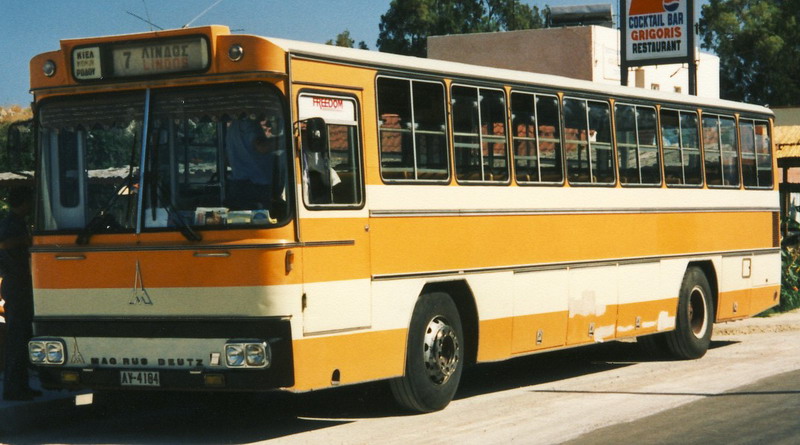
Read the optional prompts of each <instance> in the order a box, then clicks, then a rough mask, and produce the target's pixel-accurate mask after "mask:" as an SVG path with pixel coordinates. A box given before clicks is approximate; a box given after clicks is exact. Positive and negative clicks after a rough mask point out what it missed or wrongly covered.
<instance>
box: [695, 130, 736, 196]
mask: <svg viewBox="0 0 800 445" xmlns="http://www.w3.org/2000/svg"><path fill="white" fill-rule="evenodd" d="M703 149H704V152H705V166H706V184H708V185H709V186H724V187H738V186H739V153H738V151H739V150H738V145H737V143H736V121H734V120H733V118H731V117H724V116H715V115H704V116H703Z"/></svg>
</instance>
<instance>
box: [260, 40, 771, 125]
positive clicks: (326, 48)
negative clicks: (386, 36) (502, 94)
mask: <svg viewBox="0 0 800 445" xmlns="http://www.w3.org/2000/svg"><path fill="white" fill-rule="evenodd" d="M266 39H267V40H268V41H270V42H271V43H273V44H274V45H277V46H278V47H280V48H282V49H283V50H284V51H287V52H289V53H290V54H294V55H305V56H309V57H317V58H323V59H331V60H337V61H342V62H348V63H353V64H361V65H365V64H366V65H374V66H380V67H385V68H389V69H397V70H403V71H416V72H426V73H433V74H440V75H443V76H457V77H469V78H476V79H485V80H490V81H501V82H510V83H523V84H531V85H536V86H543V87H552V88H557V89H564V90H572V91H582V92H588V93H595V94H600V95H612V96H616V97H624V98H631V99H645V100H661V101H664V102H669V103H675V104H686V105H692V106H697V105H703V106H707V107H712V108H713V107H716V108H728V109H735V110H739V111H743V112H752V113H761V114H769V115H772V114H773V113H772V111H771V110H770V109H769V108H766V107H763V106H760V105H753V104H746V103H742V102H734V101H729V100H722V99H713V98H707V97H700V96H689V95H687V94H680V93H671V92H663V91H653V90H646V89H643V88H633V87H625V86H619V85H607V84H598V83H595V82H590V81H587V80H580V79H571V78H568V77H562V76H555V75H550V74H539V73H532V72H526V71H516V70H509V69H502V68H491V67H485V66H479V65H469V64H465V63H459V62H450V61H444V60H435V59H426V58H420V57H412V56H401V55H396V54H390V53H383V52H378V51H370V50H362V49H353V48H344V47H339V46H333V45H323V44H319V43H309V42H301V41H295V40H286V39H279V38H269V37H268V38H266Z"/></svg>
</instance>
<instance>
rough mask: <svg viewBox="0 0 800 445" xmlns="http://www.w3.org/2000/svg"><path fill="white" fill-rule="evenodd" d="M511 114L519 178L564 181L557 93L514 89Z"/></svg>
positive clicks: (528, 180)
mask: <svg viewBox="0 0 800 445" xmlns="http://www.w3.org/2000/svg"><path fill="white" fill-rule="evenodd" d="M511 114H512V115H511V123H512V128H511V131H512V138H513V141H514V143H513V145H514V150H513V152H514V162H515V164H516V168H515V171H516V178H517V182H520V183H542V182H555V183H558V182H561V181H562V180H563V175H562V169H561V140H560V135H559V131H560V125H559V121H558V119H559V112H558V97H556V96H545V95H539V94H536V95H534V94H530V93H512V94H511Z"/></svg>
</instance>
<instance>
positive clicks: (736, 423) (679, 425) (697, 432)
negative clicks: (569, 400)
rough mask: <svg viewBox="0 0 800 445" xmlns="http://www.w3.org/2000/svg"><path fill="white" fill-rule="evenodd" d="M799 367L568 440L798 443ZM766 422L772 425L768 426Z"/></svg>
mask: <svg viewBox="0 0 800 445" xmlns="http://www.w3.org/2000/svg"><path fill="white" fill-rule="evenodd" d="M797 413H800V370H798V371H792V372H789V373H785V374H780V375H777V376H773V377H769V378H766V379H764V380H761V381H759V382H757V383H755V384H752V385H747V386H743V387H741V388H737V389H736V390H734V391H728V392H724V393H721V394H709V395H708V396H706V397H705V398H703V399H702V400H699V401H697V402H692V403H689V404H686V405H682V406H679V407H677V408H673V409H671V410H668V411H665V412H661V413H658V414H655V415H652V416H649V417H644V418H642V419H638V420H636V421H634V422H628V423H619V424H616V425H613V426H610V427H606V428H601V429H598V430H595V431H593V432H591V433H588V434H584V435H583V436H580V437H578V438H576V439H574V440H570V441H568V442H564V443H565V444H569V445H579V444H580V445H582V444H595V443H625V442H631V441H632V439H633V441H635V442H638V443H646V444H649V445H660V444H664V445H667V444H669V445H672V444H678V443H679V444H682V445H693V444H697V445H707V444H709V443H710V442H709V437H713V442H715V443H724V444H727V445H736V444H773V445H779V444H786V445H790V444H792V445H793V444H796V443H797V442H798V440H799V439H798V438H800V419H798V416H797ZM764 425H768V426H769V427H768V428H764V427H763V426H764Z"/></svg>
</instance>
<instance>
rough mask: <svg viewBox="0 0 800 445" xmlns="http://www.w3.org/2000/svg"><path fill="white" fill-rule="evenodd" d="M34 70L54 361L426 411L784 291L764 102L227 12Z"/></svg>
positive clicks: (39, 285) (696, 345) (76, 381)
mask: <svg viewBox="0 0 800 445" xmlns="http://www.w3.org/2000/svg"><path fill="white" fill-rule="evenodd" d="M31 86H32V92H33V94H34V96H35V102H34V104H35V106H34V111H35V126H36V127H35V128H36V135H37V139H38V143H37V145H38V149H37V169H36V184H37V187H36V189H37V197H38V198H37V199H38V208H37V212H36V222H35V232H34V245H33V247H32V264H33V274H34V277H33V278H34V299H35V321H34V331H35V337H34V338H33V339H32V341H31V342H30V345H29V346H30V347H29V351H30V359H31V361H32V362H33V364H34V365H36V366H37V367H38V368H39V374H40V376H41V378H42V380H43V382H44V383H45V384H46V385H47V386H51V387H69V388H73V387H84V388H92V389H97V390H137V389H138V390H153V389H164V390H166V389H169V390H175V389H186V390H209V391H215V390H224V391H257V390H272V389H283V390H289V391H310V390H317V389H323V388H329V387H333V386H337V385H345V384H353V383H359V382H367V381H373V380H387V381H389V382H390V383H391V388H392V392H393V394H394V395H395V397H396V399H397V400H398V401H399V402H400V404H401V405H403V406H404V407H406V408H408V409H411V410H415V411H423V412H424V411H432V410H437V409H441V408H443V407H445V406H446V405H447V404H448V402H449V401H450V400H451V398H452V397H453V394H454V393H455V391H456V388H457V386H458V382H459V378H460V376H461V372H462V369H463V367H464V366H465V365H470V364H474V363H480V362H491V361H497V360H505V359H510V358H513V357H517V356H521V355H526V354H532V353H536V352H541V351H550V350H555V349H559V348H566V347H573V346H579V345H586V344H592V343H597V342H605V341H611V340H615V339H621V338H630V337H642V338H643V339H644V341H643V343H644V344H646V345H648V347H650V348H653V349H656V350H659V351H661V352H664V353H668V354H670V355H672V356H674V357H679V358H686V359H692V358H697V357H700V356H702V355H703V354H704V353H705V351H706V349H707V348H708V345H709V341H710V337H711V332H712V327H713V323H714V322H718V321H725V320H732V319H738V318H743V317H748V316H751V315H754V314H757V313H759V312H761V311H763V310H765V309H767V308H769V307H771V306H774V305H776V304H777V302H778V295H779V291H780V251H779V228H778V226H779V223H778V212H779V205H778V194H777V191H776V190H775V185H774V180H773V177H774V174H773V173H774V170H775V162H774V158H773V156H772V144H771V138H770V135H771V132H772V121H773V115H772V112H771V111H770V110H768V109H766V108H763V107H759V106H753V105H747V104H740V103H734V102H728V101H722V100H712V99H703V98H698V97H691V96H686V95H678V94H671V93H659V92H653V91H645V90H641V89H632V88H622V87H613V86H612V87H609V86H605V85H598V84H594V83H591V82H584V81H578V80H571V79H566V78H561V77H554V76H545V75H538V74H533V73H526V72H518V71H510V70H501V69H493V68H487V67H478V66H470V65H464V64H458V63H451V62H443V61H436V60H427V59H419V58H412V57H404V56H396V55H389V54H384V53H378V52H372V51H363V50H355V49H348V48H339V47H333V46H327V45H318V44H311V43H303V42H295V41H288V40H282V39H271V38H264V37H257V36H250V35H236V34H231V33H230V32H229V30H228V28H227V27H224V26H209V27H198V28H190V29H180V30H170V31H158V32H150V33H143V34H132V35H122V36H113V37H99V38H86V39H75V40H64V41H61V47H60V49H59V50H57V51H53V52H48V53H44V54H40V55H38V56H36V57H34V58H33V59H32V61H31Z"/></svg>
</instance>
